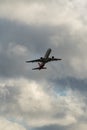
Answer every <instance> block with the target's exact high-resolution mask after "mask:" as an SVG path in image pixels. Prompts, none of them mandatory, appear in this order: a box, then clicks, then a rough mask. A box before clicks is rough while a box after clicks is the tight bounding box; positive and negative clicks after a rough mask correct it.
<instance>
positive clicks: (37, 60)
mask: <svg viewBox="0 0 87 130" xmlns="http://www.w3.org/2000/svg"><path fill="white" fill-rule="evenodd" d="M29 62H32V63H33V62H42V59H36V60H30V61H26V63H29Z"/></svg>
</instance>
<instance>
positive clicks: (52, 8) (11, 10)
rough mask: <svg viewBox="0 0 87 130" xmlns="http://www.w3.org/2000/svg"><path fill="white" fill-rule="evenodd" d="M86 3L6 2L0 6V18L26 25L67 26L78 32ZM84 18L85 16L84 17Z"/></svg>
mask: <svg viewBox="0 0 87 130" xmlns="http://www.w3.org/2000/svg"><path fill="white" fill-rule="evenodd" d="M85 4H86V1H85V0H84V1H83V2H81V1H78V0H76V1H69V0H65V1H63V2H61V1H60V0H58V1H56V0H54V1H53V0H52V1H49V0H48V1H44V2H43V1H38V0H37V1H32V2H30V1H29V2H28V1H26V2H25V1H19V2H18V1H12V2H11V1H8V2H5V1H4V2H2V3H1V4H0V17H4V18H9V19H11V20H18V21H20V22H25V23H27V24H36V25H38V24H51V25H59V24H68V25H70V26H71V28H74V29H75V30H78V29H80V28H82V27H83V25H84V24H82V22H81V19H80V17H81V16H83V15H84V12H86V8H85V9H84V7H85ZM84 17H85V16H84Z"/></svg>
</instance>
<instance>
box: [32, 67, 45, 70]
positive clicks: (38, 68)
mask: <svg viewBox="0 0 87 130" xmlns="http://www.w3.org/2000/svg"><path fill="white" fill-rule="evenodd" d="M41 69H47V68H46V67H43V68H40V67H37V68H33V69H32V70H41Z"/></svg>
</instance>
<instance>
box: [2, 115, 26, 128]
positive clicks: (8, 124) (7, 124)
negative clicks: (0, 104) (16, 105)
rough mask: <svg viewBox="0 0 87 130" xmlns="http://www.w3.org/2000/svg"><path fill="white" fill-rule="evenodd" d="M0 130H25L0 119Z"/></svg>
mask: <svg viewBox="0 0 87 130" xmlns="http://www.w3.org/2000/svg"><path fill="white" fill-rule="evenodd" d="M0 129H1V130H26V129H25V128H24V127H23V126H21V125H19V124H17V123H15V122H11V121H9V120H7V119H5V118H2V117H0Z"/></svg>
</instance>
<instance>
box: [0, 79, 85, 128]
mask: <svg viewBox="0 0 87 130" xmlns="http://www.w3.org/2000/svg"><path fill="white" fill-rule="evenodd" d="M5 83H6V84H7V85H8V86H11V88H10V89H11V91H10V89H8V91H9V92H8V93H7V91H5V93H4V95H3V93H2V98H1V99H2V100H3V102H4V103H5V104H3V103H2V102H0V105H1V112H2V113H3V115H4V116H5V117H9V118H15V120H18V121H23V120H24V121H25V122H26V123H27V124H28V125H29V126H31V127H38V126H39V127H40V126H45V125H55V124H56V125H63V126H67V125H70V124H73V123H76V122H77V121H78V118H79V117H81V116H82V115H84V110H83V107H85V103H84V102H83V98H80V96H77V95H76V94H77V93H76V94H74V92H73V91H67V92H66V96H60V94H58V93H59V92H57V93H56V92H55V91H54V89H53V88H52V86H50V85H48V83H46V84H45V85H46V86H44V85H42V84H39V83H36V82H34V81H30V80H29V81H28V80H25V79H19V80H11V81H5ZM15 86H16V87H15ZM3 87H4V86H3ZM14 87H15V89H16V91H19V90H20V91H19V93H18V94H16V93H13V92H15V90H13V92H12V88H13V89H14ZM18 88H19V89H18ZM17 89H18V90H17ZM12 94H13V97H12V98H11V96H12ZM5 95H6V98H4V99H3V96H4V97H5ZM10 98H11V99H10ZM14 99H15V100H14ZM79 100H80V102H79ZM8 103H9V106H8ZM3 105H4V106H3ZM9 109H10V111H9ZM6 111H8V113H6Z"/></svg>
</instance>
